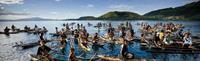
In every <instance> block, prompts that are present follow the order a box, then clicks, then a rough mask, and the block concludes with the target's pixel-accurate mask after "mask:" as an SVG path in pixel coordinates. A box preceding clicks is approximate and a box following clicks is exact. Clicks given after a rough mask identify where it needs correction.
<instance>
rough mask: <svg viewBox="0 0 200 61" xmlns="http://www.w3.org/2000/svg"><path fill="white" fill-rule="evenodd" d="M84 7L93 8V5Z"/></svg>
mask: <svg viewBox="0 0 200 61" xmlns="http://www.w3.org/2000/svg"><path fill="white" fill-rule="evenodd" d="M86 7H88V8H92V7H94V5H92V4H88V5H87V6H86Z"/></svg>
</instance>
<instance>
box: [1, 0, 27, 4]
mask: <svg viewBox="0 0 200 61" xmlns="http://www.w3.org/2000/svg"><path fill="white" fill-rule="evenodd" d="M0 3H1V4H23V3H24V0H0Z"/></svg>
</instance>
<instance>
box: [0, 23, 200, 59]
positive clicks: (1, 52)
mask: <svg viewBox="0 0 200 61" xmlns="http://www.w3.org/2000/svg"><path fill="white" fill-rule="evenodd" d="M72 22H77V23H82V24H83V25H85V26H86V29H87V31H88V32H89V33H90V34H92V35H93V34H94V33H95V32H97V29H95V28H94V27H87V23H88V22H90V23H92V24H97V23H98V22H103V23H108V22H112V24H113V26H114V27H116V26H117V25H119V24H120V23H122V22H126V21H0V31H3V29H4V28H5V27H6V26H8V27H10V26H11V25H12V24H14V25H15V26H16V27H17V28H20V29H23V27H24V26H25V25H28V26H29V27H32V28H33V27H34V25H35V24H37V25H38V26H39V27H42V26H45V27H46V28H47V29H48V30H49V33H52V32H55V27H58V28H59V30H60V29H61V28H63V27H62V24H63V23H72ZM129 22H131V23H132V25H133V28H134V30H135V32H136V36H139V34H140V33H139V30H138V28H139V26H138V25H137V23H141V22H147V23H149V24H155V23H157V22H173V23H181V24H184V25H185V27H186V28H185V29H191V30H192V33H193V34H197V33H198V34H200V21H147V20H145V21H143V20H138V21H129ZM100 33H101V34H104V31H101V32H100ZM38 38H39V37H38V35H33V34H27V33H19V34H11V35H10V36H6V35H4V34H0V61H29V60H30V58H29V57H28V54H36V52H37V48H38V47H34V48H30V49H26V50H22V49H20V48H13V47H12V46H13V45H14V44H15V42H20V41H22V42H24V43H30V42H36V41H38ZM46 38H47V39H51V38H53V37H51V36H49V35H48V34H47V35H46ZM54 43H55V42H50V43H48V44H47V45H52V44H54ZM68 45H69V44H68ZM116 46H117V45H116ZM104 47H106V46H104ZM118 47H120V46H118ZM67 49H68V48H67ZM106 49H107V48H106ZM119 49H120V48H116V50H115V51H114V52H113V51H109V50H103V49H100V51H101V52H102V54H104V55H110V56H117V55H118V54H119ZM129 51H130V52H131V53H134V54H135V57H136V58H156V59H163V60H165V61H199V60H200V54H151V53H148V52H145V51H142V50H140V47H139V44H138V43H134V44H131V45H129ZM103 52H104V53H103ZM81 53H82V52H81V51H80V50H78V51H76V55H80V54H81ZM93 54H94V53H93V52H89V53H87V58H90V57H92V56H93Z"/></svg>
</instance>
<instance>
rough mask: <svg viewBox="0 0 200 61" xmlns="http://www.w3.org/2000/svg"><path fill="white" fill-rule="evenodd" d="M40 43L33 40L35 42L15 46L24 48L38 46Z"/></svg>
mask: <svg viewBox="0 0 200 61" xmlns="http://www.w3.org/2000/svg"><path fill="white" fill-rule="evenodd" d="M51 41H52V40H47V41H45V42H51ZM38 45H39V43H38V42H33V43H27V44H18V45H15V46H13V47H22V48H23V49H28V48H32V47H35V46H38Z"/></svg>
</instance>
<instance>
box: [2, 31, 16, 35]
mask: <svg viewBox="0 0 200 61" xmlns="http://www.w3.org/2000/svg"><path fill="white" fill-rule="evenodd" d="M17 33H19V32H18V31H13V32H8V33H6V32H0V34H17Z"/></svg>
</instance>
